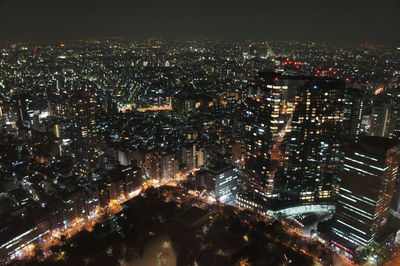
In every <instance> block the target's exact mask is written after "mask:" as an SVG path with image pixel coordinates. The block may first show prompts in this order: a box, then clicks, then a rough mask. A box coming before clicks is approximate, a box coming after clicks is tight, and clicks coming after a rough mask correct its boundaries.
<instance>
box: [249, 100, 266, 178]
mask: <svg viewBox="0 0 400 266" xmlns="http://www.w3.org/2000/svg"><path fill="white" fill-rule="evenodd" d="M245 112H246V114H245V117H246V125H245V134H244V139H243V152H244V160H245V175H246V176H247V177H248V178H250V179H253V180H255V181H256V182H258V183H259V184H261V185H262V186H267V185H268V167H269V162H270V160H269V153H270V147H271V132H270V110H269V107H268V105H267V102H266V101H265V99H264V98H263V96H260V97H258V96H257V97H255V98H253V99H251V98H250V99H248V101H247V102H246V111H245Z"/></svg>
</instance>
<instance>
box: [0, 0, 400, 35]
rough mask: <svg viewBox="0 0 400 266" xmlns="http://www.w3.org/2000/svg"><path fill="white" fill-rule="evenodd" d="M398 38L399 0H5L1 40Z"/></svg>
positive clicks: (2, 2) (0, 7) (0, 22)
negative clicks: (123, 37)
mask: <svg viewBox="0 0 400 266" xmlns="http://www.w3.org/2000/svg"><path fill="white" fill-rule="evenodd" d="M112 36H126V37H133V38H138V39H139V38H147V37H163V38H182V37H183V38H191V37H210V38H222V39H254V40H268V39H276V40H324V41H325V40H326V41H371V42H400V0H275V1H271V0H241V1H238V0H107V1H105V0H97V1H92V0H79V1H77V0H0V39H2V40H29V39H32V40H59V39H79V38H99V37H112Z"/></svg>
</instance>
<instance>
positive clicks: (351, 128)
mask: <svg viewBox="0 0 400 266" xmlns="http://www.w3.org/2000/svg"><path fill="white" fill-rule="evenodd" d="M364 97H365V96H364V91H363V90H360V89H354V88H347V89H346V92H345V96H344V115H343V130H344V132H343V134H344V135H346V136H349V137H351V138H354V139H357V138H358V136H359V135H360V133H361V123H362V115H363V108H364Z"/></svg>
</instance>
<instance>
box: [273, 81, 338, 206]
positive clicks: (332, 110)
mask: <svg viewBox="0 0 400 266" xmlns="http://www.w3.org/2000/svg"><path fill="white" fill-rule="evenodd" d="M343 96H344V83H342V82H341V81H339V80H310V81H309V82H307V83H306V84H305V85H304V86H303V87H302V88H301V89H300V90H299V92H298V94H297V96H296V99H295V101H296V103H295V104H296V107H295V110H294V113H293V118H292V124H291V132H290V133H288V134H287V135H286V151H285V154H284V159H285V164H284V169H283V171H282V174H281V176H280V180H279V185H278V187H277V189H278V192H280V193H281V195H282V197H283V198H284V199H286V200H300V201H305V202H312V201H315V200H318V199H324V200H325V199H327V198H330V197H331V196H332V192H333V190H334V184H335V182H334V166H335V163H336V160H337V152H338V150H337V149H338V146H339V134H340V132H341V130H342V122H343V101H342V99H343Z"/></svg>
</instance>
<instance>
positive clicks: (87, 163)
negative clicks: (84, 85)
mask: <svg viewBox="0 0 400 266" xmlns="http://www.w3.org/2000/svg"><path fill="white" fill-rule="evenodd" d="M67 98H68V102H67V107H66V110H65V115H66V117H67V118H68V119H69V121H67V123H68V124H69V135H70V137H71V140H72V152H73V154H74V157H75V161H76V162H77V164H78V165H80V166H82V167H85V168H92V167H94V166H95V165H96V156H97V153H98V146H97V145H96V143H97V141H98V140H97V128H96V109H97V102H96V99H95V97H94V95H93V94H91V93H89V92H86V91H79V92H76V93H74V94H69V95H68V96H67Z"/></svg>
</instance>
